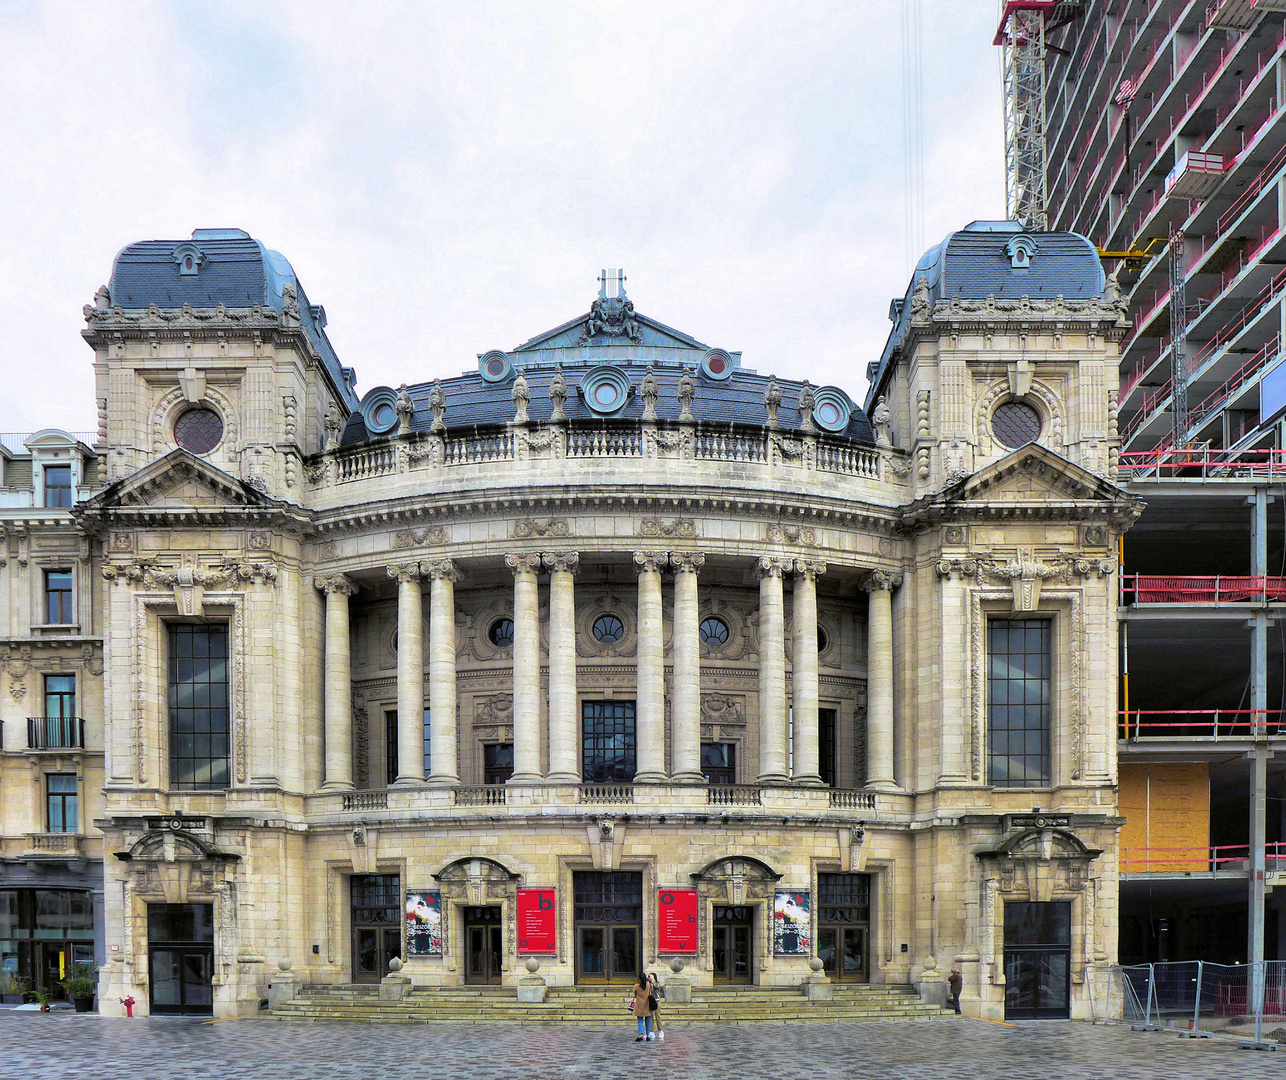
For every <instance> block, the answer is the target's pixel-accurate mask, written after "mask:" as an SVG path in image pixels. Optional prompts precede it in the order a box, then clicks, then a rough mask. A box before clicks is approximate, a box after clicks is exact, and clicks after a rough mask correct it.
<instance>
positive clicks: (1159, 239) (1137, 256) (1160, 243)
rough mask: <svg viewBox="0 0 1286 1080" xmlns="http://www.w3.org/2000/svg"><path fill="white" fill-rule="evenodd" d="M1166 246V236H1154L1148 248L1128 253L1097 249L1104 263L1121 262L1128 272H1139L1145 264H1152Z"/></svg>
mask: <svg viewBox="0 0 1286 1080" xmlns="http://www.w3.org/2000/svg"><path fill="white" fill-rule="evenodd" d="M1165 246H1166V238H1165V237H1164V236H1154V237H1153V238H1152V239H1151V240H1149V241H1148V243H1147V246H1146V247H1141V248H1140V247H1132V248H1130V249H1129V250H1128V251H1109V250H1108V249H1107V248H1096V249H1095V250H1096V251H1098V257H1099V259H1100V260H1102V261H1103V262H1105V263H1106V262H1115V261H1116V260H1118V259H1119V260H1120V261H1121V262H1123V263H1125V268H1126V269H1127V270H1137V269H1138V268H1139V267H1140V266H1142V265H1143V264H1144V263H1150V262H1151V261H1152V260H1153V259H1154V258H1156V256H1157V255H1158V254H1160V249H1161V248H1164V247H1165Z"/></svg>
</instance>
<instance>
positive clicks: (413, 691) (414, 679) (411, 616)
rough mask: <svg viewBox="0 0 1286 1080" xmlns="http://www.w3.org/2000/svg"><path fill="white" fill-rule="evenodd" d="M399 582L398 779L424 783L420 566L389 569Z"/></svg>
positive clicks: (389, 574) (403, 781)
mask: <svg viewBox="0 0 1286 1080" xmlns="http://www.w3.org/2000/svg"><path fill="white" fill-rule="evenodd" d="M388 576H389V577H391V578H396V579H397V780H396V781H394V782H395V783H398V784H422V783H424V597H423V596H422V595H421V593H420V567H419V564H418V563H407V564H405V565H399V566H390V567H389V568H388Z"/></svg>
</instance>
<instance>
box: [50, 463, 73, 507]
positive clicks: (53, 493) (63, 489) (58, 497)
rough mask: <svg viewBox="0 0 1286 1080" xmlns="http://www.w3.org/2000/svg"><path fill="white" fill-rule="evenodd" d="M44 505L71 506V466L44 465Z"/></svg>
mask: <svg viewBox="0 0 1286 1080" xmlns="http://www.w3.org/2000/svg"><path fill="white" fill-rule="evenodd" d="M45 505H46V506H71V466H70V465H46V466H45Z"/></svg>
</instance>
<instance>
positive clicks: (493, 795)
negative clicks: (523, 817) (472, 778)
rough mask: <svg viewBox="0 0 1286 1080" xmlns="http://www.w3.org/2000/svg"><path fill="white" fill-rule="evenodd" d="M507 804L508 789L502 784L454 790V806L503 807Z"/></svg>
mask: <svg viewBox="0 0 1286 1080" xmlns="http://www.w3.org/2000/svg"><path fill="white" fill-rule="evenodd" d="M507 802H508V789H507V788H505V786H504V785H503V784H488V785H487V786H486V787H459V788H456V789H455V804H456V806H504V805H505V804H506V803H507Z"/></svg>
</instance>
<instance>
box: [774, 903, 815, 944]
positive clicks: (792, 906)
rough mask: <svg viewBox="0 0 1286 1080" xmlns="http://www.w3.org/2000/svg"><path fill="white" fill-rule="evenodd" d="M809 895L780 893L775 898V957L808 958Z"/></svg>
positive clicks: (809, 942)
mask: <svg viewBox="0 0 1286 1080" xmlns="http://www.w3.org/2000/svg"><path fill="white" fill-rule="evenodd" d="M808 909H809V904H808V893H807V891H805V892H786V891H784V890H783V891H780V892H778V893H777V894H776V896H774V897H773V928H772V951H773V955H774V956H807V955H808V950H809V947H810V946H811V945H812V942H811V941H809V938H808V935H809V921H808Z"/></svg>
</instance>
